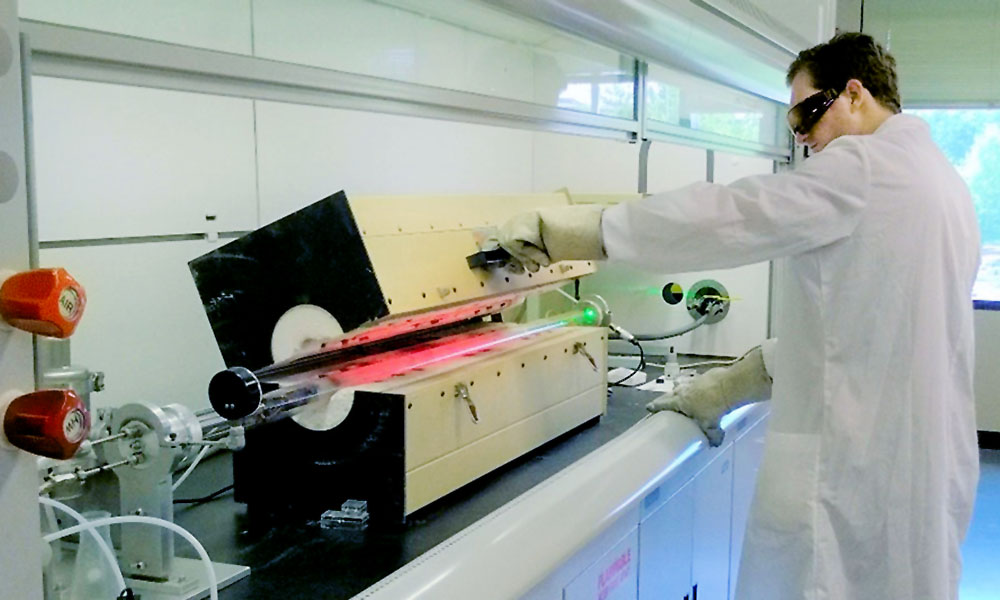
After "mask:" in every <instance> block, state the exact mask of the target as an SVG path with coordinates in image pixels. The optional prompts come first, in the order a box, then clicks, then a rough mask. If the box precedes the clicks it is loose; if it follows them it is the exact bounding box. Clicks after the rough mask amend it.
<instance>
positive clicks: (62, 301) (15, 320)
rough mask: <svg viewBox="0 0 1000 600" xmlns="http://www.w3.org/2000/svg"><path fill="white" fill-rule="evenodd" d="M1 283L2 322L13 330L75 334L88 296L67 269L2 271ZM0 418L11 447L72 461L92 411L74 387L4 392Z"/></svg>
mask: <svg viewBox="0 0 1000 600" xmlns="http://www.w3.org/2000/svg"><path fill="white" fill-rule="evenodd" d="M5 275H7V276H6V277H5ZM0 281H2V285H0V318H2V319H3V321H4V322H5V323H7V324H8V325H10V326H11V327H14V328H16V329H20V330H23V331H26V332H29V333H34V334H38V335H42V336H48V337H53V338H67V337H69V336H70V335H72V334H73V332H74V331H75V330H76V325H77V323H79V322H80V317H82V316H83V309H84V307H85V306H86V304H87V295H86V293H85V292H84V290H83V286H82V285H80V284H79V283H78V282H77V281H76V280H75V279H73V277H72V276H71V275H70V274H69V273H67V272H66V270H65V269H63V268H61V267H60V268H55V269H33V270H31V271H23V272H21V273H15V274H10V273H0ZM0 415H2V417H3V437H5V438H6V443H7V444H9V445H11V446H14V447H15V448H20V449H21V450H24V451H26V452H30V453H32V454H37V455H39V456H44V457H48V458H55V459H67V458H71V457H73V456H74V455H75V454H76V451H77V450H78V449H79V448H80V445H81V444H82V443H83V442H84V440H86V439H87V435H88V434H89V433H90V407H89V406H88V405H87V403H86V402H85V400H84V399H83V398H81V397H80V395H79V394H78V393H77V392H76V391H74V390H72V389H40V390H38V391H35V392H32V393H29V394H23V393H19V392H16V391H14V390H2V391H0Z"/></svg>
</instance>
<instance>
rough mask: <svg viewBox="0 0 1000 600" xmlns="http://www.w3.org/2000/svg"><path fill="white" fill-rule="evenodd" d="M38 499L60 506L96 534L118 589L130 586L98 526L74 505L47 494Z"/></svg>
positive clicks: (54, 506)
mask: <svg viewBox="0 0 1000 600" xmlns="http://www.w3.org/2000/svg"><path fill="white" fill-rule="evenodd" d="M38 501H39V502H41V503H42V504H44V505H45V506H51V507H52V508H58V509H59V510H61V511H63V512H64V513H66V514H68V515H69V516H71V517H73V518H74V519H76V520H77V522H78V523H80V525H82V526H84V528H85V529H86V530H87V532H88V533H90V535H92V536H94V541H96V542H97V546H98V547H99V548H100V549H101V553H102V554H103V555H104V558H106V559H108V565H110V566H111V572H112V573H114V574H115V581H116V582H117V583H118V591H119V592H121V591H122V590H124V589H125V588H126V587H128V586H127V585H125V578H124V577H123V576H122V569H121V567H120V566H119V565H118V559H117V558H115V553H114V552H112V551H111V547H110V546H108V543H107V542H106V541H104V538H103V537H102V536H101V534H100V533H99V532H98V531H97V528H96V527H95V526H94V525H93V524H92V523H91V522H90V521H88V520H87V519H86V517H84V516H83V515H81V514H80V513H78V512H77V511H75V510H74V509H73V508H72V507H70V506H68V505H66V504H63V503H62V502H60V501H58V500H53V499H52V498H49V497H47V496H39V497H38ZM67 535H69V534H67Z"/></svg>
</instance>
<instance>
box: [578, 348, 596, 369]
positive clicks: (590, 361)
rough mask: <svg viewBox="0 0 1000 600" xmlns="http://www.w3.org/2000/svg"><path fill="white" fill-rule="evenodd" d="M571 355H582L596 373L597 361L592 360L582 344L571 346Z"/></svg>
mask: <svg viewBox="0 0 1000 600" xmlns="http://www.w3.org/2000/svg"><path fill="white" fill-rule="evenodd" d="M573 354H582V355H583V356H584V357H585V358H586V359H587V361H588V362H589V363H590V366H591V367H593V368H594V372H595V373H596V372H597V361H596V360H594V357H593V356H592V355H591V354H590V352H587V348H586V347H585V346H584V345H583V342H576V343H575V344H573Z"/></svg>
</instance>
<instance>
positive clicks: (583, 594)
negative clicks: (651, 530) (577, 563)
mask: <svg viewBox="0 0 1000 600" xmlns="http://www.w3.org/2000/svg"><path fill="white" fill-rule="evenodd" d="M638 549H639V534H638V531H637V530H636V529H632V531H630V532H629V534H628V535H627V536H625V538H624V539H623V540H622V541H621V542H619V543H618V544H616V545H615V546H614V547H613V548H611V549H610V550H608V551H607V552H606V553H605V554H604V555H603V556H601V558H599V559H598V560H597V562H595V563H594V564H592V565H590V566H589V567H587V570H586V571H584V572H583V573H580V575H579V576H577V577H576V579H574V580H573V581H571V582H570V583H569V585H567V586H566V588H565V589H564V590H563V599H564V600H632V599H633V598H635V596H636V589H635V588H636V568H635V562H636V557H637V556H638Z"/></svg>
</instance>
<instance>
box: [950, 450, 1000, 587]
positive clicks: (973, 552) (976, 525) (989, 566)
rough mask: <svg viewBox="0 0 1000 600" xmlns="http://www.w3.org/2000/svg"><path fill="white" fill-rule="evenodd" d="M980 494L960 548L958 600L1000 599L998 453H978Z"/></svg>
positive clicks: (999, 486)
mask: <svg viewBox="0 0 1000 600" xmlns="http://www.w3.org/2000/svg"><path fill="white" fill-rule="evenodd" d="M979 460H980V478H979V493H978V494H977V496H976V509H975V512H974V513H973V515H972V527H971V528H970V529H969V535H968V537H967V538H966V539H965V545H964V546H963V547H962V560H963V569H962V583H961V587H960V592H959V597H960V598H961V600H997V599H998V598H1000V450H981V451H980V454H979Z"/></svg>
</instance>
